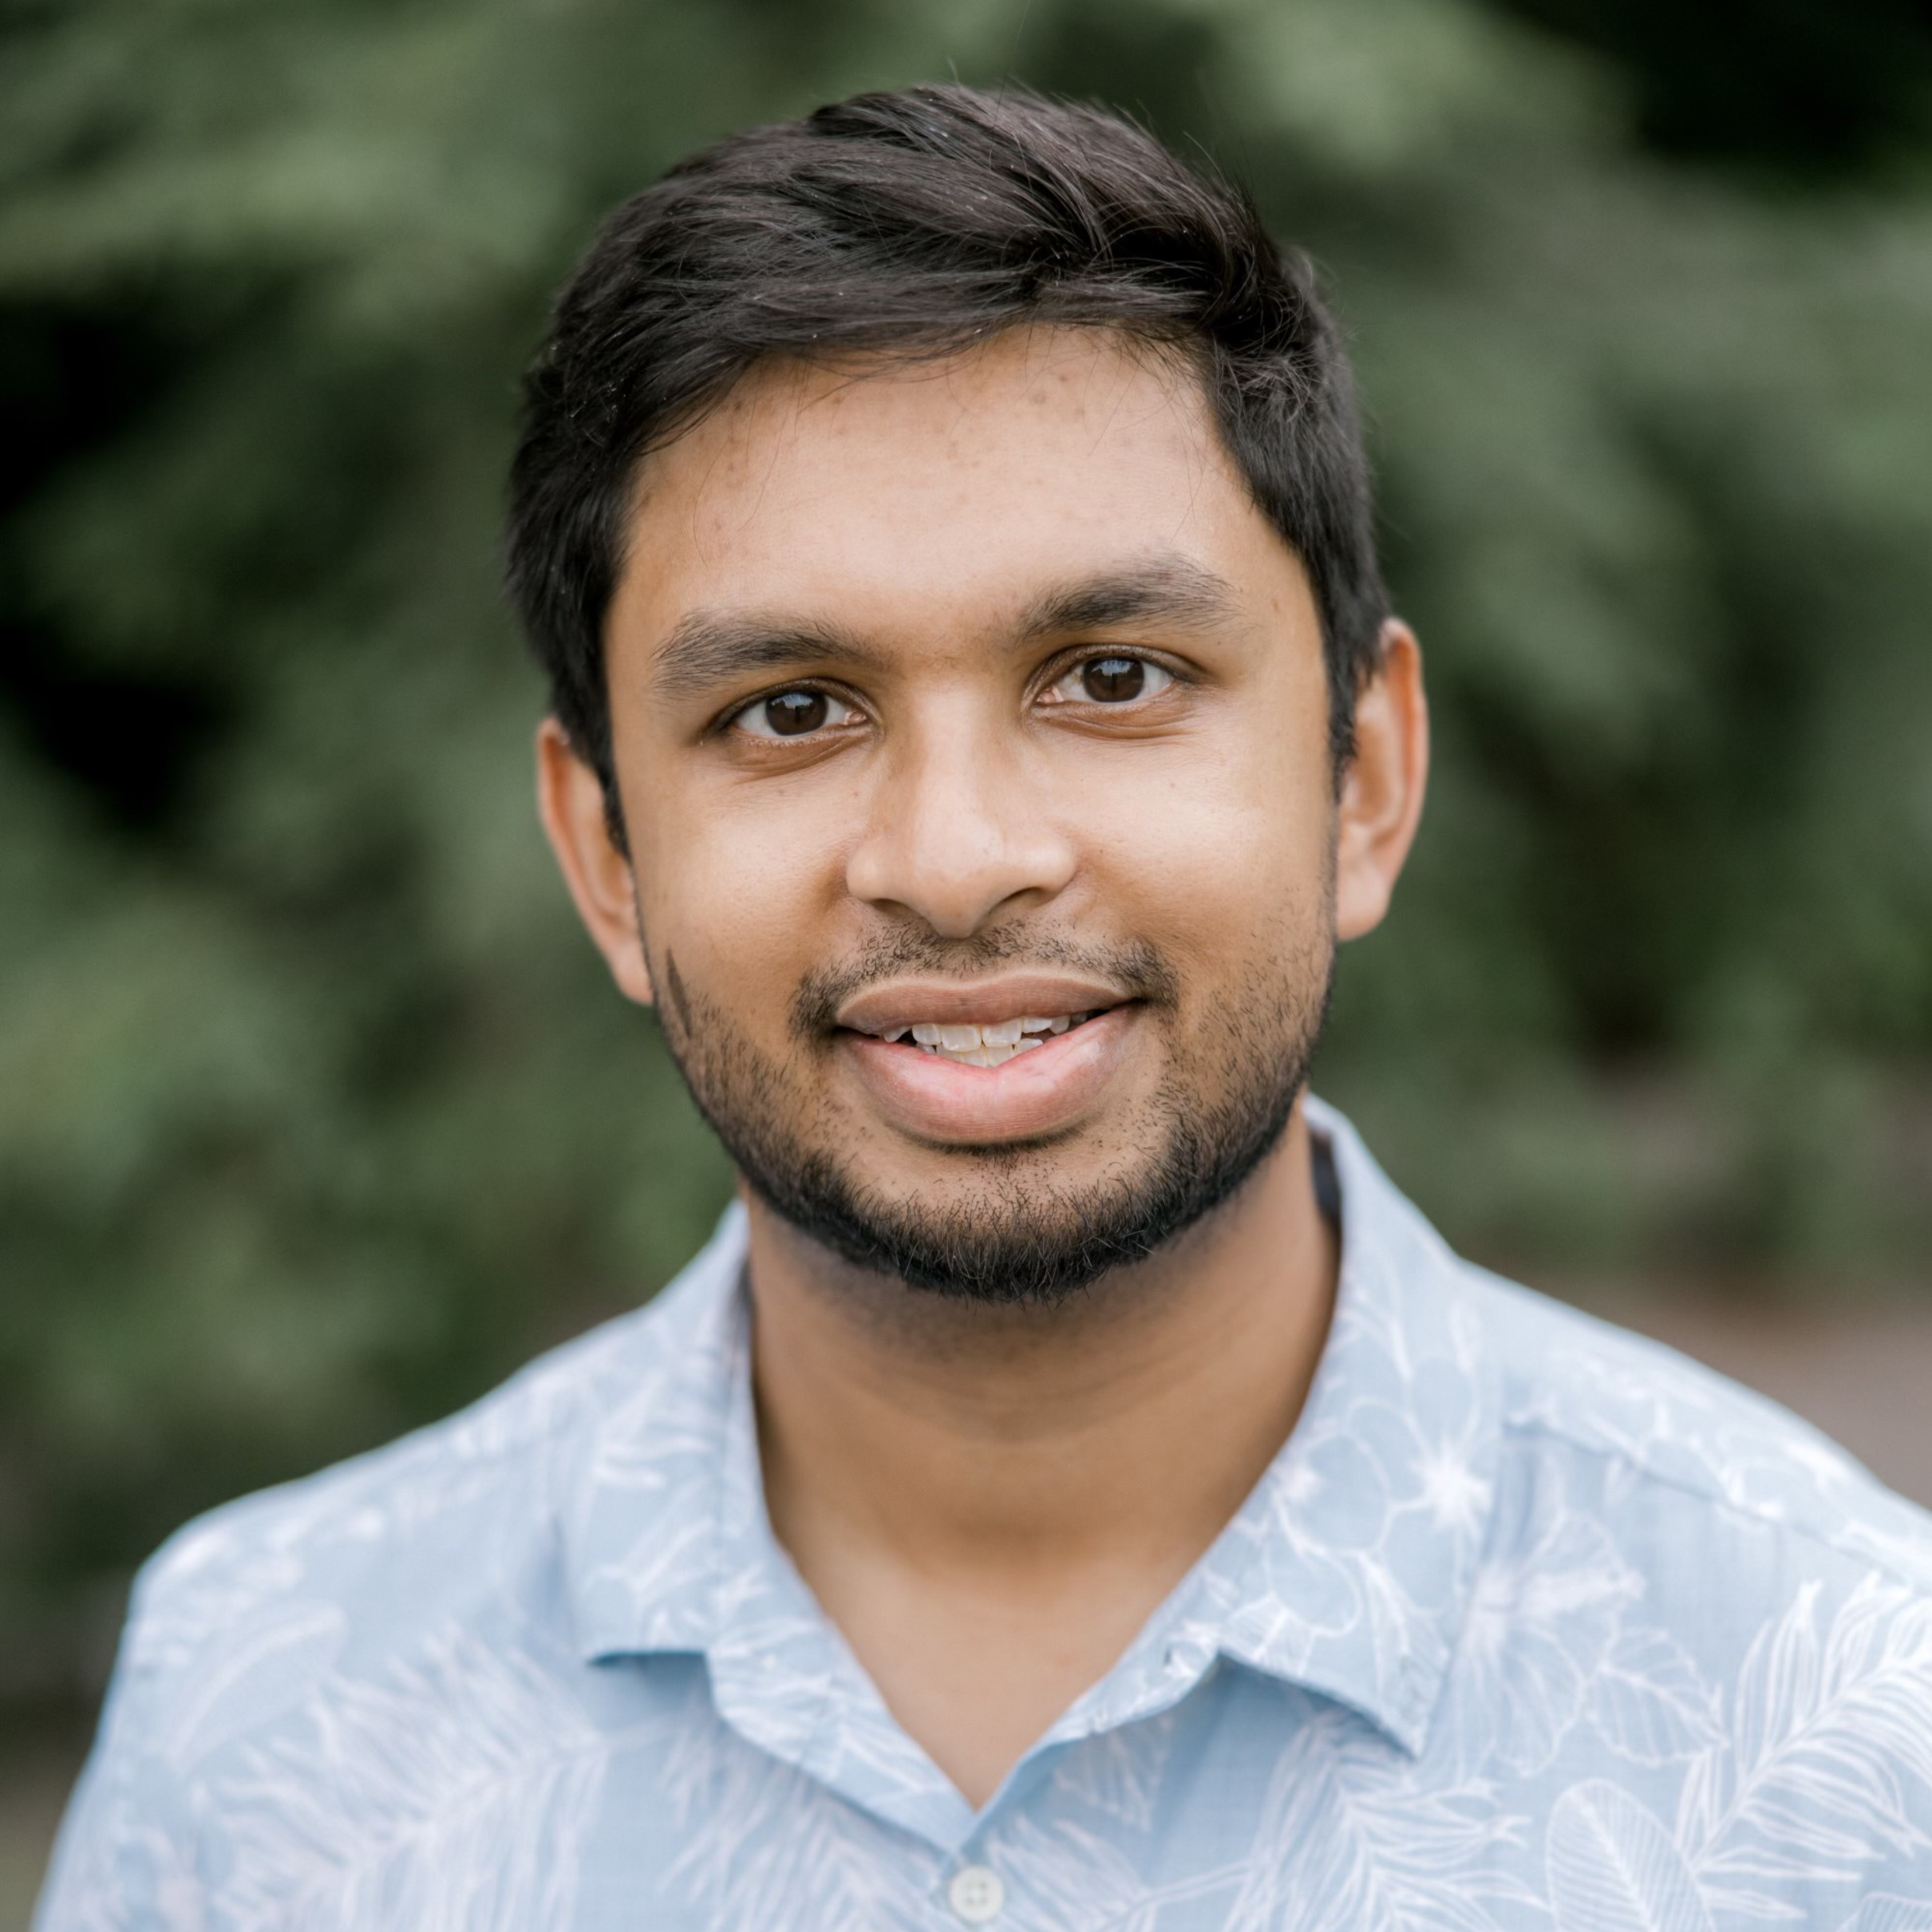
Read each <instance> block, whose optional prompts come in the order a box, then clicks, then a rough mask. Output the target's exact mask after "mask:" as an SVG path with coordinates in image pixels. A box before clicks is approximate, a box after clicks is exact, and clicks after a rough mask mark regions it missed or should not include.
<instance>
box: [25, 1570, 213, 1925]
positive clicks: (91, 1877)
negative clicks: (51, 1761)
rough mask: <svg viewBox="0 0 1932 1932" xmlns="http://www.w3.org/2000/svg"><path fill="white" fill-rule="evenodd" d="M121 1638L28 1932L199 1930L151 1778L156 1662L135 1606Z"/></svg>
mask: <svg viewBox="0 0 1932 1932" xmlns="http://www.w3.org/2000/svg"><path fill="white" fill-rule="evenodd" d="M142 1595H143V1592H142V1587H141V1586H140V1584H139V1583H137V1584H136V1588H135V1593H134V1600H133V1608H132V1609H130V1612H129V1614H128V1617H127V1625H126V1627H125V1628H124V1630H123V1631H122V1633H121V1647H120V1653H119V1655H118V1658H116V1660H115V1667H114V1674H113V1679H112V1680H111V1681H110V1684H109V1685H108V1691H107V1701H106V1703H105V1704H104V1706H103V1708H102V1711H101V1724H100V1728H99V1730H98V1733H96V1735H95V1741H94V1748H93V1750H92V1752H91V1754H89V1758H88V1760H87V1764H86V1768H85V1769H83V1772H82V1773H81V1775H80V1782H79V1783H78V1784H77V1785H76V1786H75V1787H74V1796H73V1797H72V1798H71V1799H70V1800H69V1801H68V1808H67V1814H66V1816H65V1818H63V1820H62V1823H61V1828H60V1832H59V1835H58V1838H56V1839H55V1844H54V1852H53V1858H52V1862H51V1864H49V1867H48V1870H47V1876H46V1884H45V1886H44V1888H43V1890H42V1891H41V1894H40V1904H39V1906H38V1908H37V1910H36V1912H35V1913H34V1920H33V1929H32V1932H191V1928H192V1932H199V1928H200V1927H201V1926H202V1922H203V1913H202V1894H201V1887H200V1883H199V1877H198V1876H197V1874H196V1871H195V1869H194V1864H193V1855H192V1846H191V1844H190V1840H189V1838H188V1835H187V1832H186V1830H185V1829H184V1826H185V1821H184V1820H183V1819H181V1817H178V1816H170V1815H169V1814H170V1813H171V1812H172V1810H173V1806H172V1803H171V1802H169V1792H170V1789H171V1786H172V1781H169V1780H167V1779H165V1778H160V1777H158V1776H157V1775H155V1770H156V1768H155V1767H154V1766H152V1765H151V1758H152V1756H153V1731H154V1723H153V1718H152V1715H151V1713H152V1710H153V1707H154V1691H155V1679H156V1677H157V1674H158V1673H157V1666H156V1664H155V1663H154V1661H153V1660H152V1659H151V1658H148V1657H147V1656H145V1655H143V1652H144V1648H145V1647H144V1646H143V1643H142V1630H141V1616H140V1606H141V1603H142Z"/></svg>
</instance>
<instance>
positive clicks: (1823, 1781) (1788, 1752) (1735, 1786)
mask: <svg viewBox="0 0 1932 1932" xmlns="http://www.w3.org/2000/svg"><path fill="white" fill-rule="evenodd" d="M1819 1595H1820V1586H1819V1585H1818V1584H1817V1583H1815V1582H1810V1583H1802V1584H1800V1585H1799V1586H1798V1589H1797V1593H1796V1597H1795V1598H1794V1600H1793V1603H1792V1605H1791V1607H1790V1609H1789V1610H1787V1612H1786V1613H1784V1616H1781V1617H1780V1618H1778V1619H1776V1620H1775V1622H1772V1623H1771V1624H1769V1625H1766V1628H1764V1630H1763V1631H1761V1632H1760V1634H1759V1636H1758V1637H1757V1640H1756V1641H1755V1642H1754V1643H1753V1644H1752V1645H1751V1649H1750V1650H1749V1651H1748V1652H1747V1654H1746V1655H1745V1660H1744V1663H1743V1666H1742V1669H1741V1670H1740V1672H1739V1678H1738V1683H1737V1689H1736V1696H1735V1698H1734V1700H1733V1710H1732V1719H1731V1736H1730V1740H1729V1742H1728V1743H1727V1746H1726V1747H1725V1748H1722V1749H1721V1750H1718V1751H1712V1752H1711V1753H1709V1754H1707V1755H1706V1757H1704V1758H1703V1759H1701V1760H1700V1761H1699V1762H1698V1763H1697V1765H1696V1766H1694V1769H1693V1770H1692V1772H1691V1775H1689V1776H1688V1778H1686V1780H1685V1785H1684V1791H1683V1797H1682V1802H1681V1805H1680V1807H1679V1814H1678V1821H1677V1836H1678V1841H1679V1843H1680V1844H1681V1845H1682V1846H1683V1848H1684V1850H1685V1855H1686V1858H1687V1859H1688V1862H1689V1864H1690V1865H1691V1869H1692V1870H1694V1872H1695V1873H1697V1877H1698V1879H1699V1882H1700V1884H1701V1885H1703V1888H1704V1891H1705V1894H1706V1897H1709V1899H1710V1900H1712V1903H1714V1904H1716V1905H1718V1906H1722V1907H1724V1908H1725V1909H1729V1910H1731V1911H1733V1912H1740V1913H1745V1914H1751V1913H1755V1914H1756V1915H1757V1916H1759V1917H1760V1918H1774V1917H1778V1916H1780V1915H1782V1914H1781V1912H1780V1910H1779V1897H1778V1894H1779V1891H1780V1890H1781V1889H1784V1890H1786V1891H1789V1890H1790V1888H1795V1887H1797V1886H1799V1885H1804V1886H1809V1887H1815V1886H1817V1885H1826V1884H1833V1883H1838V1884H1846V1883H1850V1882H1853V1881H1855V1880H1856V1879H1858V1877H1859V1876H1861V1873H1862V1872H1863V1870H1864V1867H1866V1866H1867V1865H1869V1864H1871V1863H1873V1862H1874V1861H1876V1860H1877V1859H1879V1858H1880V1857H1882V1855H1883V1854H1884V1853H1885V1852H1886V1851H1887V1850H1891V1851H1894V1852H1901V1853H1909V1852H1912V1851H1914V1850H1915V1849H1920V1848H1921V1847H1923V1848H1929V1849H1932V1837H1928V1836H1927V1832H1926V1830H1925V1829H1924V1820H1925V1816H1926V1810H1925V1805H1924V1800H1925V1799H1926V1798H1927V1796H1932V1602H1928V1601H1925V1600H1924V1599H1923V1598H1918V1597H1917V1596H1915V1595H1914V1593H1912V1592H1908V1591H1906V1590H1904V1589H1900V1588H1898V1587H1897V1586H1894V1585H1890V1584H1887V1583H1882V1582H1881V1581H1880V1580H1878V1579H1876V1578H1871V1577H1868V1578H1867V1579H1866V1580H1864V1582H1862V1583H1860V1584H1859V1585H1858V1586H1857V1588H1856V1589H1854V1590H1853V1591H1852V1593H1851V1595H1850V1596H1849V1598H1847V1599H1846V1601H1845V1602H1844V1604H1843V1605H1842V1606H1841V1607H1840V1609H1839V1610H1838V1613H1837V1615H1836V1616H1835V1617H1834V1618H1833V1619H1832V1623H1831V1626H1830V1628H1829V1631H1827V1632H1826V1634H1824V1635H1823V1637H1820V1633H1819V1630H1818V1601H1819ZM1912 1787H1917V1789H1916V1791H1914V1790H1913V1789H1912ZM1915 1799H1916V1800H1917V1802H1916V1803H1915V1802H1914V1800H1915ZM1914 1811H1916V1812H1917V1814H1918V1815H1917V1817H1916V1818H1915V1817H1914V1816H1913V1813H1914Z"/></svg>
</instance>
